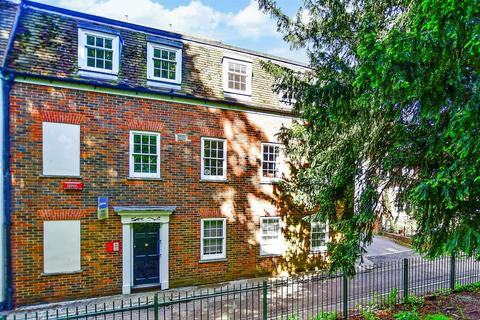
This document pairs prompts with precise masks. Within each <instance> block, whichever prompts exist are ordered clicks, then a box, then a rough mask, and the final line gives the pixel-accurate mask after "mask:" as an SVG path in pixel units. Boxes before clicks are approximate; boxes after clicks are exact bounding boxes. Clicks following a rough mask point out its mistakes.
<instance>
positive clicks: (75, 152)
mask: <svg viewBox="0 0 480 320" xmlns="http://www.w3.org/2000/svg"><path fill="white" fill-rule="evenodd" d="M62 128H63V129H65V128H69V130H68V131H69V133H70V134H74V135H73V136H68V138H78V140H76V141H74V140H72V141H71V142H72V144H71V145H70V147H71V148H70V149H68V148H67V149H65V148H58V147H56V146H55V145H52V143H55V142H59V141H58V140H57V138H61V137H63V135H62V134H63V132H62V134H61V133H60V132H58V133H57V131H58V130H61V129H62ZM47 130H48V131H50V132H51V131H52V130H53V131H55V137H54V138H53V140H51V139H52V136H51V135H47V133H46V132H47ZM73 131H75V132H73ZM80 140H81V128H80V125H78V124H70V123H61V122H49V121H44V122H42V174H43V175H45V176H60V177H61V176H63V177H80V153H81V150H80V146H81V141H80ZM61 151H63V153H67V154H66V155H67V157H65V156H64V157H63V158H62V159H61V160H63V161H66V160H67V158H73V156H75V158H74V159H71V162H69V168H68V169H67V168H60V169H59V168H58V161H60V160H52V158H58V157H57V155H58V154H59V153H60V152H61ZM63 164H65V162H64V163H63Z"/></svg>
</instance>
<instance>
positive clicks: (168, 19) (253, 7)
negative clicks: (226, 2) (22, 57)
mask: <svg viewBox="0 0 480 320" xmlns="http://www.w3.org/2000/svg"><path fill="white" fill-rule="evenodd" d="M45 1H47V2H51V1H48V0H45ZM58 5H59V6H61V7H66V8H70V9H73V10H77V11H81V12H86V13H90V14H95V15H99V16H106V17H109V18H113V19H118V20H125V16H128V21H129V22H133V23H137V24H142V25H146V26H151V27H157V28H161V29H164V30H171V31H178V32H183V33H189V34H193V35H197V36H204V37H208V38H213V39H217V40H226V41H231V40H236V39H252V38H254V39H258V38H261V37H265V36H269V37H270V36H274V35H277V33H276V31H275V24H274V22H273V21H272V20H270V19H269V18H268V17H267V16H266V15H265V14H263V13H262V12H260V11H259V9H258V6H257V4H256V2H255V1H254V0H251V2H250V3H249V4H248V6H246V7H245V8H243V9H241V10H240V11H238V12H221V11H218V10H215V9H214V8H212V7H209V6H207V5H204V4H203V3H202V2H201V1H200V0H192V1H191V2H190V3H189V4H188V5H183V6H178V7H175V8H173V9H168V8H165V7H164V6H162V5H161V4H159V3H156V2H154V1H153V0H135V1H131V0H82V1H71V0H60V1H59V2H58Z"/></svg>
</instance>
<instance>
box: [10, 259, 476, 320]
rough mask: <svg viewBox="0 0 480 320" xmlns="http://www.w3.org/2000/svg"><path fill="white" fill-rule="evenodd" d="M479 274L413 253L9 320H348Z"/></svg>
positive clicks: (469, 265) (461, 263) (468, 263)
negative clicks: (348, 271)
mask: <svg viewBox="0 0 480 320" xmlns="http://www.w3.org/2000/svg"><path fill="white" fill-rule="evenodd" d="M479 281H480V262H479V261H477V260H475V259H473V258H467V257H463V256H461V257H441V258H438V259H434V260H426V259H424V258H422V257H410V258H405V259H402V260H395V261H390V262H385V263H381V264H377V265H371V266H370V267H369V268H367V269H363V270H360V271H359V272H357V274H356V275H355V276H354V277H351V278H347V277H344V276H343V275H342V274H341V273H334V274H325V273H311V274H305V275H302V276H295V277H288V278H277V279H270V280H263V281H258V280H257V281H243V282H239V283H238V282H237V283H236V284H229V285H225V286H221V285H220V286H219V287H216V288H209V289H194V290H181V289H177V290H174V291H168V292H157V293H152V294H146V293H144V294H142V295H134V298H132V297H131V296H130V297H129V298H125V297H123V296H119V297H106V298H98V299H95V300H93V301H95V302H92V301H90V302H88V301H86V302H83V301H77V302H72V303H71V304H70V305H65V306H62V307H58V305H57V306H56V307H55V308H53V307H51V308H49V307H43V309H39V308H37V309H35V310H34V309H31V310H23V311H22V310H16V311H13V312H11V313H9V314H7V315H5V316H6V317H7V318H8V319H12V320H21V319H24V320H30V319H42V320H43V319H46V320H48V319H52V320H60V319H62V320H63V319H65V320H67V319H70V320H74V319H85V320H89V319H92V320H107V319H121V320H134V319H146V320H150V319H151V320H167V319H168V320H174V319H193V320H196V319H201V320H204V319H205V320H209V319H212V320H214V319H262V320H266V319H310V318H311V317H314V316H317V315H319V314H324V315H325V314H330V315H333V314H335V315H337V316H338V317H341V318H344V319H346V318H347V317H348V315H349V314H354V313H355V312H357V311H358V310H359V309H361V308H365V307H381V306H385V305H393V304H397V303H400V302H402V301H405V299H408V297H409V296H425V295H428V294H432V293H436V292H442V291H449V290H453V289H454V288H455V286H456V285H466V284H470V283H476V282H479Z"/></svg>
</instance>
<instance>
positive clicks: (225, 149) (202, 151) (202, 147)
mask: <svg viewBox="0 0 480 320" xmlns="http://www.w3.org/2000/svg"><path fill="white" fill-rule="evenodd" d="M206 140H210V141H223V175H221V176H219V175H216V176H213V175H205V174H204V161H203V160H204V156H205V153H204V145H205V141H206ZM200 161H201V165H200V169H201V172H200V175H201V179H202V180H214V181H215V180H216V181H225V180H227V139H220V138H209V137H202V138H201V157H200Z"/></svg>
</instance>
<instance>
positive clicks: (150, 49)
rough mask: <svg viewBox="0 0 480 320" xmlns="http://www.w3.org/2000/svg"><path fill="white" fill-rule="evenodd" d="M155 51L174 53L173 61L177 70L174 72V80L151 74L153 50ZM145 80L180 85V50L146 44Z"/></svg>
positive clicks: (150, 43)
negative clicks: (161, 50)
mask: <svg viewBox="0 0 480 320" xmlns="http://www.w3.org/2000/svg"><path fill="white" fill-rule="evenodd" d="M155 48H157V49H164V50H170V51H175V61H176V63H177V65H176V66H177V68H176V70H175V79H173V80H172V79H165V78H162V77H155V76H154V72H153V50H154V49H155ZM147 79H148V80H154V81H160V82H167V83H174V84H181V83H182V48H175V47H170V46H166V45H162V44H158V43H153V42H148V43H147Z"/></svg>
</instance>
